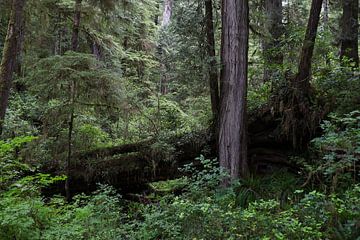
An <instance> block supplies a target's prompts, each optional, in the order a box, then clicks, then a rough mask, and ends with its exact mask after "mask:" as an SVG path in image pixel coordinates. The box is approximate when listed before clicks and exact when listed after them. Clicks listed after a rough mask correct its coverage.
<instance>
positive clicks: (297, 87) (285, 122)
mask: <svg viewBox="0 0 360 240" xmlns="http://www.w3.org/2000/svg"><path fill="white" fill-rule="evenodd" d="M322 2H323V1H322V0H313V1H312V3H311V10H310V16H309V21H308V25H307V29H306V34H305V39H304V42H303V47H302V50H301V53H300V61H299V65H298V73H297V75H296V76H295V78H293V79H291V80H292V82H291V86H290V88H289V89H288V90H287V94H286V95H284V96H281V99H280V100H279V101H278V104H279V105H278V108H279V112H280V113H281V115H282V128H283V133H284V135H285V136H284V137H287V138H289V139H292V144H293V148H294V149H298V150H302V149H304V148H306V147H307V144H308V143H309V140H310V139H311V138H312V137H313V136H314V133H315V130H316V128H317V127H318V125H319V120H320V119H321V117H322V116H321V115H322V111H321V110H320V109H317V110H316V108H314V106H312V103H311V97H312V96H311V95H312V94H311V86H310V77H311V60H312V56H313V51H314V46H315V39H316V33H317V28H318V24H319V20H320V12H321V8H322ZM314 109H315V110H314Z"/></svg>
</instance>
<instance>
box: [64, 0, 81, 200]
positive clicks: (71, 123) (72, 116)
mask: <svg viewBox="0 0 360 240" xmlns="http://www.w3.org/2000/svg"><path fill="white" fill-rule="evenodd" d="M81 3H82V0H76V2H75V12H74V23H73V34H72V39H71V46H72V50H73V51H74V52H76V51H77V50H78V47H79V30H80V19H81ZM69 94H70V95H69V103H70V104H69V106H70V108H71V109H70V113H69V122H68V126H69V127H68V139H67V144H68V146H67V147H68V152H67V157H66V164H65V171H66V176H67V178H66V180H65V194H66V199H67V200H68V201H70V200H71V190H70V181H71V179H70V178H71V176H70V168H71V160H72V143H73V130H74V119H75V109H74V107H75V106H74V105H75V98H76V83H75V80H73V79H72V80H71V81H70V83H69Z"/></svg>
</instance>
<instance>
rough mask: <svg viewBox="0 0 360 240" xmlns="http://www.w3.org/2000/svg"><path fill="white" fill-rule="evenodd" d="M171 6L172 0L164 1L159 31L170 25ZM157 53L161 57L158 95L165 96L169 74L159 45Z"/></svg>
mask: <svg viewBox="0 0 360 240" xmlns="http://www.w3.org/2000/svg"><path fill="white" fill-rule="evenodd" d="M172 5H173V0H164V10H163V15H162V21H161V29H163V30H165V29H166V28H167V27H168V25H169V24H170V20H171V15H172ZM159 52H160V55H161V61H160V72H161V76H160V93H161V94H162V95H165V94H167V93H168V84H169V74H168V73H167V71H168V67H167V63H166V57H165V56H164V51H163V49H162V46H161V43H160V47H159Z"/></svg>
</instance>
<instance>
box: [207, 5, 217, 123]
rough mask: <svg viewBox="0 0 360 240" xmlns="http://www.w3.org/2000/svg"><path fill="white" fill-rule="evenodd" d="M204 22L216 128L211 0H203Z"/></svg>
mask: <svg viewBox="0 0 360 240" xmlns="http://www.w3.org/2000/svg"><path fill="white" fill-rule="evenodd" d="M205 22H206V41H207V43H206V50H207V54H208V57H209V61H208V69H209V85H210V97H211V110H212V113H213V119H214V122H215V126H216V127H217V122H218V120H217V119H218V116H219V108H220V98H219V82H218V77H219V76H218V69H217V62H216V52H215V36H214V23H213V6H212V0H205Z"/></svg>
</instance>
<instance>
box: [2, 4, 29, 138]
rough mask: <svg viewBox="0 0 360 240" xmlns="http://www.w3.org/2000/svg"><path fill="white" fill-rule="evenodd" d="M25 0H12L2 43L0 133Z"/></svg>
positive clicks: (17, 50)
mask: <svg viewBox="0 0 360 240" xmlns="http://www.w3.org/2000/svg"><path fill="white" fill-rule="evenodd" d="M24 6H25V0H13V1H12V5H11V13H10V19H9V25H8V29H7V34H6V38H5V43H4V49H3V56H2V60H1V65H0V134H1V132H2V128H3V123H4V119H5V114H6V109H7V107H8V101H9V95H10V88H11V82H12V77H13V72H14V68H15V64H16V55H17V53H18V52H19V47H20V46H19V43H20V39H19V38H20V36H21V25H22V24H23V15H24Z"/></svg>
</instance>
